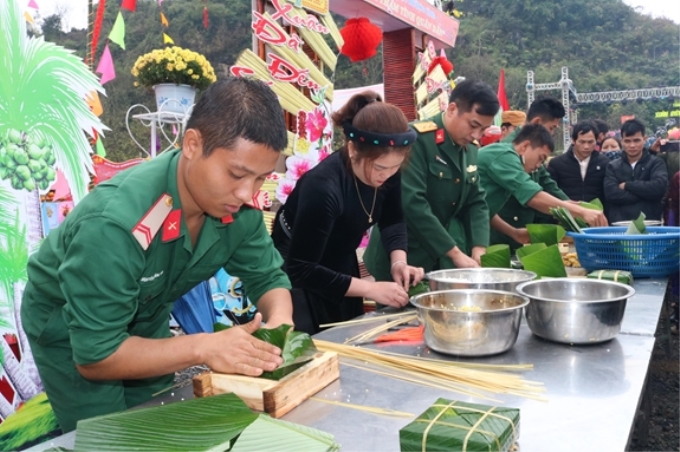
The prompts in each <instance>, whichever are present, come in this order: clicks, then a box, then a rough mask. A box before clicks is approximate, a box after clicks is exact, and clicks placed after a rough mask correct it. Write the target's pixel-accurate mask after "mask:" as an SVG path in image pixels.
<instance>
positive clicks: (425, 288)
mask: <svg viewBox="0 0 680 452" xmlns="http://www.w3.org/2000/svg"><path fill="white" fill-rule="evenodd" d="M429 291H430V283H428V282H427V281H420V282H419V283H418V284H416V285H415V286H413V287H409V289H408V297H409V298H411V297H415V296H416V295H420V294H421V293H425V292H429Z"/></svg>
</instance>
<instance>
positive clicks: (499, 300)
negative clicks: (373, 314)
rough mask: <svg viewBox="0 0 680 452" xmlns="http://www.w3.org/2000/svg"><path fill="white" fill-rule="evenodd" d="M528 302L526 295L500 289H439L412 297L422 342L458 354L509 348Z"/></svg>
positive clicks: (471, 354) (495, 352)
mask: <svg viewBox="0 0 680 452" xmlns="http://www.w3.org/2000/svg"><path fill="white" fill-rule="evenodd" d="M528 303H529V300H528V299H527V298H525V297H522V296H519V295H517V294H515V293H511V292H503V291H499V290H478V289H466V290H440V291H436V292H426V293H423V294H420V295H416V296H414V297H411V304H413V305H414V306H415V307H416V308H417V310H418V317H419V318H420V321H421V323H422V324H423V325H424V326H425V329H424V339H425V344H427V346H428V347H430V348H431V349H433V350H436V351H438V352H442V353H448V354H452V355H460V356H487V355H495V354H497V353H503V352H505V351H507V350H509V349H510V347H512V346H513V345H514V344H515V341H516V340H517V333H518V332H519V325H520V323H521V322H522V308H523V307H524V306H526V305H527V304H528ZM471 309H473V310H475V311H471Z"/></svg>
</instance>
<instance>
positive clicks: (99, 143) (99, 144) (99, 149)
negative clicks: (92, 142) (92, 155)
mask: <svg viewBox="0 0 680 452" xmlns="http://www.w3.org/2000/svg"><path fill="white" fill-rule="evenodd" d="M96 152H97V155H98V156H100V157H106V149H104V143H102V139H101V137H99V139H98V140H97V151H96Z"/></svg>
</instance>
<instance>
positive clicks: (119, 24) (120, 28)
mask: <svg viewBox="0 0 680 452" xmlns="http://www.w3.org/2000/svg"><path fill="white" fill-rule="evenodd" d="M109 39H110V40H111V41H113V42H115V43H116V44H118V45H119V46H120V47H121V49H125V21H124V20H123V15H122V14H121V12H120V11H118V16H117V17H116V21H115V22H114V24H113V28H112V29H111V33H109Z"/></svg>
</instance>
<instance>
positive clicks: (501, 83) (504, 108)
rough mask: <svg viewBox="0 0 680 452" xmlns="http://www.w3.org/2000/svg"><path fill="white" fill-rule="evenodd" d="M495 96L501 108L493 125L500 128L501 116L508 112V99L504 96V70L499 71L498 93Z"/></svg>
mask: <svg viewBox="0 0 680 452" xmlns="http://www.w3.org/2000/svg"><path fill="white" fill-rule="evenodd" d="M496 95H497V97H498V102H499V103H500V104H501V108H500V109H499V110H498V113H496V116H495V117H494V120H493V123H494V125H497V126H500V125H501V121H502V120H501V115H502V114H503V112H504V111H508V110H510V105H509V104H508V97H507V96H506V94H505V69H501V74H500V76H499V77H498V93H497V94H496Z"/></svg>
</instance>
